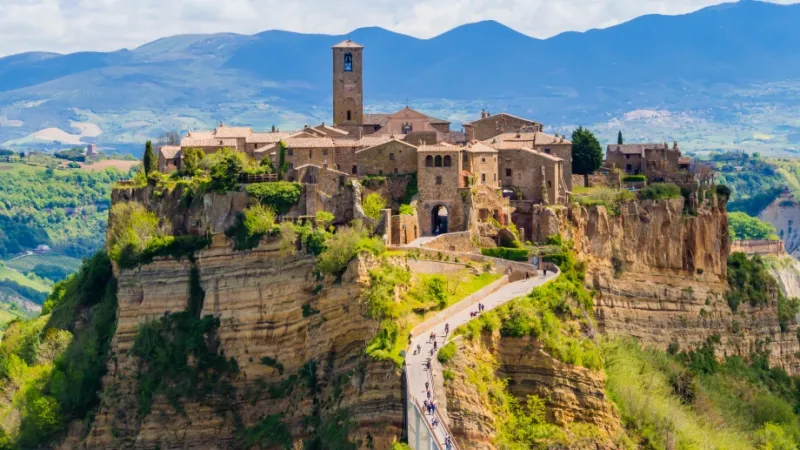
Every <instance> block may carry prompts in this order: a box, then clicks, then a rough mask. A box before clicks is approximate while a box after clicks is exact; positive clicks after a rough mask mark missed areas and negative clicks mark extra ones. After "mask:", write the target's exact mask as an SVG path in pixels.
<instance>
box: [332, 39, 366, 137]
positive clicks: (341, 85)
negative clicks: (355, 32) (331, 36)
mask: <svg viewBox="0 0 800 450" xmlns="http://www.w3.org/2000/svg"><path fill="white" fill-rule="evenodd" d="M363 50H364V46H362V45H359V44H356V43H355V42H353V41H351V40H349V39H348V40H346V41H343V42H340V43H338V44H336V45H334V46H333V126H335V127H339V126H342V125H345V126H347V125H358V126H360V125H361V124H362V123H364V77H363V65H362V53H363Z"/></svg>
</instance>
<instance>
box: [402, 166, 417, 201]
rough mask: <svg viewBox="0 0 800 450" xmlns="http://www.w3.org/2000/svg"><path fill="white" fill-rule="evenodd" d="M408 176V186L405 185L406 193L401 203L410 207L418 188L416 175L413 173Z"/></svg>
mask: <svg viewBox="0 0 800 450" xmlns="http://www.w3.org/2000/svg"><path fill="white" fill-rule="evenodd" d="M407 176H408V184H407V185H406V192H405V193H404V195H403V200H402V202H401V203H403V204H406V205H410V204H411V202H412V201H413V200H414V196H415V195H417V192H418V191H419V187H418V184H417V173H416V172H414V173H412V174H410V175H407Z"/></svg>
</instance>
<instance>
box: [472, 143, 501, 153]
mask: <svg viewBox="0 0 800 450" xmlns="http://www.w3.org/2000/svg"><path fill="white" fill-rule="evenodd" d="M464 150H465V151H468V152H471V153H497V149H495V148H492V147H490V146H488V145H486V144H483V143H481V142H472V143H470V144H469V145H467V146H466V147H465V148H464Z"/></svg>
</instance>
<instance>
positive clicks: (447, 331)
mask: <svg viewBox="0 0 800 450" xmlns="http://www.w3.org/2000/svg"><path fill="white" fill-rule="evenodd" d="M449 332H450V324H449V323H446V324H444V334H445V336H446V335H447V333H449Z"/></svg>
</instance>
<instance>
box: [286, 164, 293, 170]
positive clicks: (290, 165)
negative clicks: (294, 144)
mask: <svg viewBox="0 0 800 450" xmlns="http://www.w3.org/2000/svg"><path fill="white" fill-rule="evenodd" d="M286 168H287V169H289V170H294V164H292V163H289V165H288V166H286Z"/></svg>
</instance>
